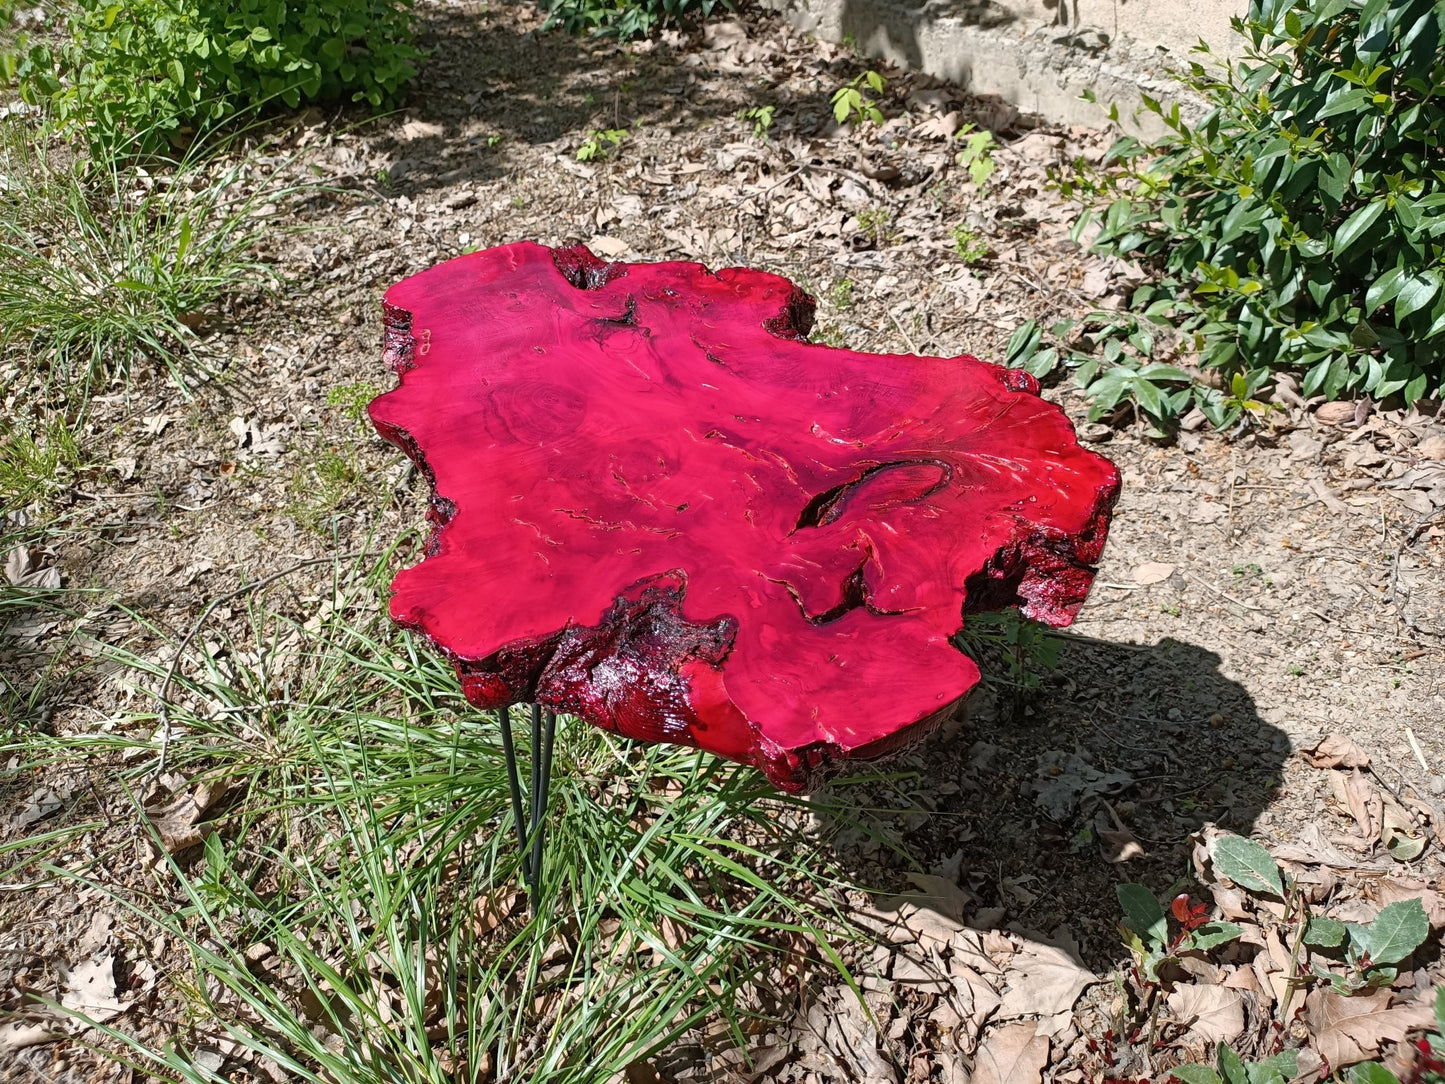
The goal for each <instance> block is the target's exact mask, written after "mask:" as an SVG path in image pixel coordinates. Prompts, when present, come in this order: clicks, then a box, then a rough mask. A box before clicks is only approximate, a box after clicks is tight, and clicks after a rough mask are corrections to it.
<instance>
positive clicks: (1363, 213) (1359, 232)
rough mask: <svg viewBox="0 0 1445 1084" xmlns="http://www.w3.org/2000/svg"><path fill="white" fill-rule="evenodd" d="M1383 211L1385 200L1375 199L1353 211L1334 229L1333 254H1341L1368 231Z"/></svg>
mask: <svg viewBox="0 0 1445 1084" xmlns="http://www.w3.org/2000/svg"><path fill="white" fill-rule="evenodd" d="M1384 213H1385V201H1384V200H1382V199H1381V200H1375V201H1374V202H1373V203H1367V204H1365V205H1364V206H1363V207H1361V208H1359V209H1358V210H1357V211H1355V213H1354V214H1352V215H1350V217H1349V218H1347V219H1345V221H1344V222H1343V223H1342V224H1341V225H1340V228H1339V229H1338V230H1337V231H1335V255H1336V256H1343V255H1344V254H1345V253H1346V252H1348V251H1349V249H1350V247H1351V246H1352V245H1354V244H1355V242H1356V241H1358V240H1360V238H1362V237H1364V236H1365V234H1366V233H1368V232H1369V230H1370V227H1371V226H1373V225H1374V224H1375V223H1376V222H1378V221H1379V219H1380V216H1381V215H1383V214H1384Z"/></svg>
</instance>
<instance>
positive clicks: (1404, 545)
mask: <svg viewBox="0 0 1445 1084" xmlns="http://www.w3.org/2000/svg"><path fill="white" fill-rule="evenodd" d="M1442 512H1445V509H1441V508H1435V509H1431V510H1430V511H1429V512H1426V513H1425V514H1424V515H1422V516H1421V517H1420V518H1419V519H1418V520H1416V521H1415V526H1413V527H1411V528H1410V530H1409V531H1408V532H1407V533H1406V535H1405V537H1404V538H1402V539H1400V544H1399V545H1398V546H1396V547H1395V557H1394V560H1392V561H1391V562H1390V589H1389V590H1388V591H1386V592H1385V601H1386V602H1391V603H1393V602H1394V601H1395V590H1396V588H1397V587H1399V584H1400V557H1401V555H1403V554H1404V552H1405V550H1407V549H1408V548H1409V547H1411V546H1413V545H1414V544H1415V539H1417V538H1419V537H1420V533H1421V532H1422V531H1424V530H1425V528H1426V527H1428V526H1429V525H1430V521H1431V520H1433V519H1434V518H1435V517H1436V516H1439V515H1440V514H1441V513H1442Z"/></svg>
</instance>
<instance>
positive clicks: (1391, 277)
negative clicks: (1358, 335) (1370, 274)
mask: <svg viewBox="0 0 1445 1084" xmlns="http://www.w3.org/2000/svg"><path fill="white" fill-rule="evenodd" d="M1404 281H1405V271H1404V268H1400V267H1392V268H1390V270H1388V271H1386V272H1385V273H1384V274H1383V275H1381V276H1380V277H1379V278H1377V279H1376V280H1375V281H1374V282H1372V283H1370V287H1369V289H1367V290H1366V291H1365V315H1366V316H1368V315H1369V314H1370V313H1372V312H1374V311H1375V310H1376V309H1378V308H1379V307H1380V306H1381V305H1384V304H1386V303H1387V302H1390V301H1393V300H1394V299H1395V297H1396V295H1398V294H1399V292H1400V285H1401V283H1403V282H1404Z"/></svg>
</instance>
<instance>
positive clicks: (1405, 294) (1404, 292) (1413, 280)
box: [1395, 269, 1440, 324]
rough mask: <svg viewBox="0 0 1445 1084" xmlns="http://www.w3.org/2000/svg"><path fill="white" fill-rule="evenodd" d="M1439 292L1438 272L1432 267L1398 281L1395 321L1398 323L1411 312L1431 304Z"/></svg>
mask: <svg viewBox="0 0 1445 1084" xmlns="http://www.w3.org/2000/svg"><path fill="white" fill-rule="evenodd" d="M1439 292H1440V273H1439V272H1438V271H1435V270H1433V269H1430V270H1427V271H1422V272H1421V273H1420V274H1418V275H1411V276H1410V277H1409V278H1407V279H1405V280H1404V281H1402V282H1401V283H1400V292H1399V294H1398V295H1397V296H1396V298H1395V322H1396V323H1397V324H1398V323H1399V322H1400V321H1402V320H1404V319H1405V318H1406V317H1407V316H1409V315H1410V314H1411V313H1415V312H1419V311H1420V310H1421V309H1423V308H1425V307H1427V306H1428V305H1430V304H1432V303H1433V302H1434V300H1435V297H1436V295H1437V294H1439Z"/></svg>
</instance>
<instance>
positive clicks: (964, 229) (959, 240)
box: [953, 225, 988, 264]
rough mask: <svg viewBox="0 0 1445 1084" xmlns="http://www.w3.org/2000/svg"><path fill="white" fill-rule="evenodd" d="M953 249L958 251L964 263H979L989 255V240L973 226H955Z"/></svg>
mask: <svg viewBox="0 0 1445 1084" xmlns="http://www.w3.org/2000/svg"><path fill="white" fill-rule="evenodd" d="M953 251H954V252H957V253H958V258H959V259H960V260H962V261H963V262H964V263H969V264H972V263H978V261H979V260H981V259H983V258H984V257H985V256H987V255H988V242H987V241H985V240H984V239H983V238H982V237H980V236H979V235H978V231H977V230H974V229H972V228H971V227H968V226H962V225H960V226H954V227H953Z"/></svg>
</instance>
